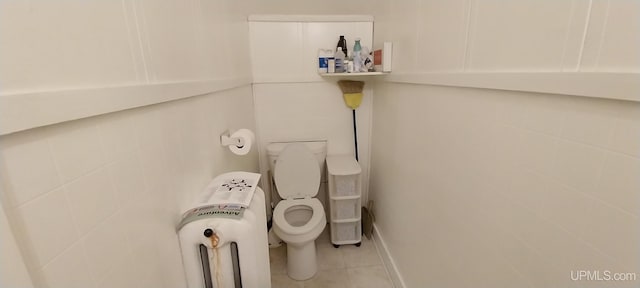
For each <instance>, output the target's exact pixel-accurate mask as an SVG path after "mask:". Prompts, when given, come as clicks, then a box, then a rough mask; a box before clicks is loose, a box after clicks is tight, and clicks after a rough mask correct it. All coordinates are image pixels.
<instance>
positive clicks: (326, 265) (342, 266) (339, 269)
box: [269, 225, 393, 288]
mask: <svg viewBox="0 0 640 288" xmlns="http://www.w3.org/2000/svg"><path fill="white" fill-rule="evenodd" d="M316 248H317V251H318V254H317V255H318V272H317V273H316V275H315V276H314V277H313V278H311V279H309V280H306V281H296V280H293V279H291V278H289V277H288V276H287V264H286V263H287V247H286V245H282V246H280V247H278V248H273V249H269V258H270V261H271V287H272V288H307V287H314V288H393V284H391V280H390V279H389V276H388V275H387V271H386V270H385V268H384V266H382V260H381V259H380V256H379V255H378V251H377V250H376V247H375V245H374V243H373V240H369V239H367V238H366V237H364V236H362V245H361V246H360V247H356V246H355V245H344V246H340V248H334V247H333V245H331V242H330V240H329V226H328V225H327V228H326V229H325V230H324V231H323V232H322V234H321V235H320V237H318V239H317V240H316Z"/></svg>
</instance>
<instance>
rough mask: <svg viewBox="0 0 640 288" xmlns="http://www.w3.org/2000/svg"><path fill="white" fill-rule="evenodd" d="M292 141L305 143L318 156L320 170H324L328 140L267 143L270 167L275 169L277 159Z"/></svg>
mask: <svg viewBox="0 0 640 288" xmlns="http://www.w3.org/2000/svg"><path fill="white" fill-rule="evenodd" d="M291 143H303V144H305V145H306V146H307V148H308V149H309V151H311V153H313V155H315V156H316V160H318V166H320V171H324V160H325V158H327V142H326V141H300V142H273V143H270V144H269V145H267V157H268V158H269V169H270V170H271V171H273V168H274V166H275V164H276V159H277V158H278V155H280V152H282V150H284V148H285V147H286V146H287V145H289V144H291Z"/></svg>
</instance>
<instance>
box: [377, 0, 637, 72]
mask: <svg viewBox="0 0 640 288" xmlns="http://www.w3.org/2000/svg"><path fill="white" fill-rule="evenodd" d="M384 5H385V6H384V7H385V8H384V9H383V10H382V11H383V12H382V13H381V14H376V29H375V32H376V35H375V38H376V41H383V39H384V41H393V42H394V72H398V73H407V72H460V71H470V72H472V71H485V72H491V71H509V72H514V71H526V72H547V71H548V72H551V71H554V72H560V71H565V72H569V71H615V72H638V69H639V68H638V67H640V55H639V54H638V53H636V51H638V50H639V49H640V39H639V37H637V35H638V29H639V28H638V27H640V26H639V25H637V21H639V20H638V17H637V16H638V15H637V14H638V13H639V12H638V11H639V9H638V2H637V1H630V0H610V1H580V0H565V1H553V0H545V1H515V2H504V1H492V0H456V1H420V0H404V1H387V2H386V3H385V4H384Z"/></svg>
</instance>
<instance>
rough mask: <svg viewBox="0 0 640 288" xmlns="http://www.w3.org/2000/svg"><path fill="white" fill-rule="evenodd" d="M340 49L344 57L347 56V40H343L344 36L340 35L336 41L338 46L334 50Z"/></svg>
mask: <svg viewBox="0 0 640 288" xmlns="http://www.w3.org/2000/svg"><path fill="white" fill-rule="evenodd" d="M338 47H339V48H340V49H341V50H342V53H344V56H347V54H348V53H347V39H344V35H340V40H338V45H337V46H336V48H338Z"/></svg>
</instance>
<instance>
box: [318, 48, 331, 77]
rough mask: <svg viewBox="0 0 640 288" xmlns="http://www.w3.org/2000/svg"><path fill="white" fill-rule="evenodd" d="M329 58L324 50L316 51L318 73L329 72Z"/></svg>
mask: <svg viewBox="0 0 640 288" xmlns="http://www.w3.org/2000/svg"><path fill="white" fill-rule="evenodd" d="M328 66H329V57H327V53H326V52H325V51H324V49H318V73H327V72H329V69H328V68H329V67H328Z"/></svg>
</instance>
